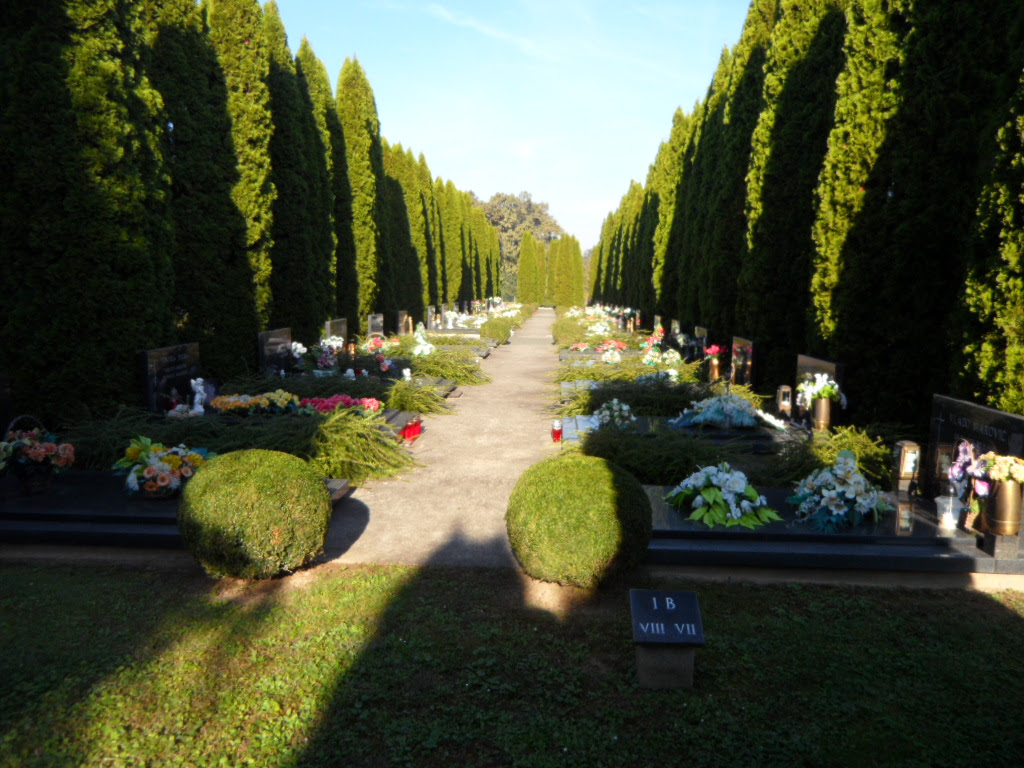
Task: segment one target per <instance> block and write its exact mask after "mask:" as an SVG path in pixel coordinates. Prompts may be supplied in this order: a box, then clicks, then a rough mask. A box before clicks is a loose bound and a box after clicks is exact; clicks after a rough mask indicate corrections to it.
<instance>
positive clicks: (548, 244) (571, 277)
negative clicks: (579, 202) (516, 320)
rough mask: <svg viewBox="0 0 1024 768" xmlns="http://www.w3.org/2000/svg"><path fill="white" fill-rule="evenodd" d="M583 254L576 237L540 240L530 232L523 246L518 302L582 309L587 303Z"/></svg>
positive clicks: (520, 253) (519, 269) (568, 236)
mask: <svg viewBox="0 0 1024 768" xmlns="http://www.w3.org/2000/svg"><path fill="white" fill-rule="evenodd" d="M583 271H584V270H583V250H582V249H581V248H580V241H579V240H577V239H576V238H575V237H573V236H572V235H562V236H561V237H559V238H557V239H554V240H545V239H537V238H535V237H534V236H533V232H532V231H530V230H526V231H525V232H524V233H523V238H522V241H521V243H520V246H519V262H518V268H517V272H518V282H517V284H516V285H517V288H516V290H517V293H516V298H517V299H518V300H519V301H520V302H522V303H523V304H549V305H553V306H558V307H572V306H577V307H581V306H583V305H584V303H585V302H586V289H585V281H584V276H583Z"/></svg>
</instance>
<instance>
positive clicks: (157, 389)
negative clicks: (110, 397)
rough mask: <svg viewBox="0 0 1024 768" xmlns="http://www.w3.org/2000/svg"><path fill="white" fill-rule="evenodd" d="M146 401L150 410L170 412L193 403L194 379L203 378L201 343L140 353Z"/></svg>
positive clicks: (144, 398)
mask: <svg viewBox="0 0 1024 768" xmlns="http://www.w3.org/2000/svg"><path fill="white" fill-rule="evenodd" d="M139 360H140V365H141V368H142V380H143V400H144V404H145V406H146V408H147V409H149V410H150V411H169V410H171V409H172V408H174V407H175V406H176V405H183V404H186V403H189V402H191V395H192V384H191V382H192V379H195V378H199V377H200V375H201V373H200V365H199V344H196V343H193V344H178V345H177V346H174V347H161V348H160V349H147V350H145V351H143V352H141V353H139Z"/></svg>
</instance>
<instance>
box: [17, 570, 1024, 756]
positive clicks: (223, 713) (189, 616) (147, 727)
mask: <svg viewBox="0 0 1024 768" xmlns="http://www.w3.org/2000/svg"><path fill="white" fill-rule="evenodd" d="M628 586H661V585H660V584H655V583H654V582H651V581H650V580H645V579H643V578H641V577H639V576H637V577H634V578H633V579H632V580H631V582H630V583H629V584H626V583H620V584H615V585H610V586H608V587H606V588H605V589H603V590H601V591H600V592H599V593H598V594H597V595H596V596H595V598H594V600H593V601H592V602H591V603H590V604H588V605H586V606H584V607H582V608H579V609H577V610H575V611H572V612H569V613H567V614H565V615H563V616H560V617H556V616H552V615H551V614H550V613H548V612H546V611H541V610H537V609H534V608H532V607H530V606H528V605H525V604H524V602H523V597H522V590H521V586H520V582H519V581H518V577H516V576H515V575H514V574H512V573H511V572H506V571H492V570H473V569H440V568H423V569H420V568H405V567H382V566H379V567H353V568H349V569H344V570H343V569H340V568H337V569H332V570H329V571H327V572H325V573H322V574H320V575H317V576H313V577H311V576H310V574H308V573H306V574H303V573H300V574H296V575H295V576H292V577H289V578H287V579H282V580H277V581H271V582H264V583H258V584H248V583H243V582H222V583H217V582H213V581H211V580H209V579H205V578H203V577H200V576H184V575H168V574H154V573H135V572H130V571H127V570H105V569H88V568H56V567H46V568H37V567H27V566H6V567H0V766H3V768H13V766H18V767H19V768H20V767H21V766H77V765H81V766H101V765H123V766H134V765H151V766H172V765H182V766H191V765H197V766H199V765H201V766H207V765H228V766H242V765H256V766H307V765H309V766H313V765H317V766H319V765H323V766H328V765H346V766H363V765H365V766H387V765H426V766H453V765H460V766H462V765H536V766H548V765H551V766H555V765H587V766H591V765H593V766H598V765H606V766H635V765H662V764H683V762H685V764H686V765H698V766H699V765H725V764H727V765H759V766H760V765H780V766H793V765H808V766H810V765H950V766H955V765H978V764H982V765H1015V764H1019V763H1020V760H1019V758H1020V756H1021V752H1022V750H1024V729H1022V728H1021V725H1022V724H1024V715H1022V712H1024V706H1022V705H1024V691H1022V689H1021V686H1020V684H1019V683H1020V680H1021V679H1024V623H1022V622H1024V594H1021V593H1016V592H1006V593H1002V594H999V595H995V596H986V595H980V594H977V593H971V592H962V591H904V590H884V589H863V588H862V589H858V588H845V587H816V586H751V585H741V584H731V585H723V584H717V585H716V584H699V585H694V584H681V585H679V584H675V585H673V586H675V587H681V588H688V589H696V590H697V591H698V594H699V596H700V601H701V607H702V611H703V617H704V624H705V629H706V632H707V638H708V645H707V647H706V648H705V649H702V650H701V651H699V652H698V666H697V674H696V678H695V683H696V687H695V689H694V690H693V691H649V690H641V689H639V688H638V687H637V685H636V681H635V669H634V654H633V645H632V640H631V635H630V619H629V608H628V599H627V595H626V589H627V587H628ZM985 713H997V714H998V718H999V725H1000V727H999V728H998V731H991V732H988V733H987V734H985V733H982V732H981V731H979V730H977V729H974V728H971V727H969V726H968V725H967V723H969V722H977V721H976V720H975V718H981V717H983V715H984V716H985V717H988V714H985ZM684 759H685V760H684Z"/></svg>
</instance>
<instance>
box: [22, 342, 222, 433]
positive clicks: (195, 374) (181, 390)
mask: <svg viewBox="0 0 1024 768" xmlns="http://www.w3.org/2000/svg"><path fill="white" fill-rule="evenodd" d="M139 363H140V367H141V371H142V379H143V387H142V391H143V402H144V404H145V407H146V408H147V409H148V410H150V411H169V410H171V409H172V408H174V407H175V406H177V405H182V404H186V403H187V402H188V401H189V399H190V396H191V393H192V380H193V379H197V378H199V377H200V376H201V375H202V374H201V369H200V362H199V344H197V343H192V344H178V345H176V346H173V347H161V348H159V349H147V350H145V351H143V352H140V353H139ZM4 423H6V422H4Z"/></svg>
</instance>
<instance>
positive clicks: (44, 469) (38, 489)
mask: <svg viewBox="0 0 1024 768" xmlns="http://www.w3.org/2000/svg"><path fill="white" fill-rule="evenodd" d="M11 472H13V473H14V476H15V477H16V478H18V483H19V484H20V485H21V490H22V492H23V493H24V494H26V495H28V496H38V495H39V494H40V493H43V492H44V491H45V490H46V489H47V488H49V486H50V478H51V477H52V476H53V465H52V464H50V463H49V462H45V463H38V462H34V461H30V462H22V461H15V462H12V463H11Z"/></svg>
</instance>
